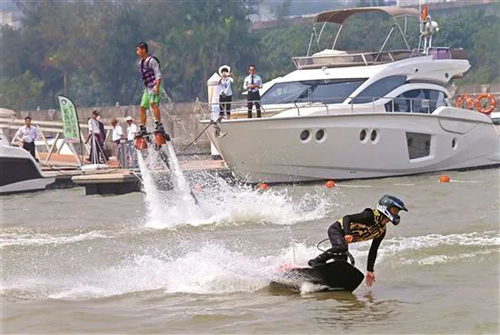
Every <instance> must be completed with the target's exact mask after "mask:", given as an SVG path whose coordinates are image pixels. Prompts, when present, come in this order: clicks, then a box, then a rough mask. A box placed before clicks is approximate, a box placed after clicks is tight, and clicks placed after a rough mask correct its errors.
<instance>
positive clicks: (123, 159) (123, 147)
mask: <svg viewBox="0 0 500 335" xmlns="http://www.w3.org/2000/svg"><path fill="white" fill-rule="evenodd" d="M118 148H119V150H120V152H119V153H118V155H119V158H120V163H121V165H122V168H123V169H128V159H126V155H125V153H126V151H125V150H128V147H127V140H126V139H124V138H120V144H119V146H118Z"/></svg>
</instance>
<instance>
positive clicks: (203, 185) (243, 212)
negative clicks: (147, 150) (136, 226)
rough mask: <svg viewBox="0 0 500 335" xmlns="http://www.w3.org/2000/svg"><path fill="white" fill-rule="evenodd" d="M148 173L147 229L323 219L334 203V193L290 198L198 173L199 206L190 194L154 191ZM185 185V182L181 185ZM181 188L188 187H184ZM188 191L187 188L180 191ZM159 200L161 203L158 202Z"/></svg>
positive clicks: (284, 191)
mask: <svg viewBox="0 0 500 335" xmlns="http://www.w3.org/2000/svg"><path fill="white" fill-rule="evenodd" d="M148 175H150V172H149V171H145V173H144V184H145V190H146V201H147V203H148V208H149V218H148V220H147V222H146V227H149V228H157V229H164V228H173V227H177V226H179V225H186V224H189V225H192V226H200V225H206V224H244V223H246V222H252V223H259V224H265V223H272V224H279V225H290V224H293V223H296V222H304V221H309V220H314V219H319V218H322V217H324V216H325V215H326V214H327V213H328V211H330V210H331V207H332V205H333V204H334V202H333V199H334V198H335V195H336V194H337V193H336V191H332V190H329V193H328V195H327V194H325V192H326V191H325V190H323V189H318V190H315V191H313V192H311V193H307V194H305V195H303V196H301V197H300V198H299V199H293V197H292V196H290V195H289V192H288V190H287V189H280V190H274V189H270V190H265V191H263V190H257V189H254V188H253V187H251V186H248V185H241V184H237V185H234V186H233V185H229V184H228V183H227V182H226V181H225V180H224V179H222V178H220V177H216V176H212V175H209V174H204V173H200V174H199V175H198V176H197V178H196V181H195V188H194V189H195V191H196V197H197V199H198V203H199V204H198V205H195V204H194V202H193V198H192V197H191V195H190V194H189V193H187V195H186V194H184V195H179V193H177V192H175V191H167V192H162V191H158V190H156V188H155V187H154V183H153V181H152V179H151V178H149V177H148ZM181 184H184V182H181ZM182 187H188V186H186V184H184V186H182ZM183 192H184V193H186V192H190V190H189V188H187V189H185V190H184V191H183ZM160 199H161V200H160Z"/></svg>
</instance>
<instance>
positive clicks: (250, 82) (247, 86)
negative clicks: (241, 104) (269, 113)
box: [243, 65, 262, 118]
mask: <svg viewBox="0 0 500 335" xmlns="http://www.w3.org/2000/svg"><path fill="white" fill-rule="evenodd" d="M248 72H249V73H250V75H249V76H248V77H246V78H245V81H244V82H243V89H244V90H248V94H247V106H248V118H252V109H253V105H255V108H256V109H257V117H261V115H260V93H259V90H260V89H261V88H262V79H261V78H260V76H259V75H257V74H256V73H255V65H250V66H249V67H248Z"/></svg>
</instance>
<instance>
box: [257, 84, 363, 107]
mask: <svg viewBox="0 0 500 335" xmlns="http://www.w3.org/2000/svg"><path fill="white" fill-rule="evenodd" d="M365 80H366V79H326V80H325V79H323V80H306V81H294V82H288V83H276V84H274V85H273V86H272V87H271V88H270V89H269V90H268V91H266V93H264V95H262V98H261V102H262V104H286V103H297V102H322V103H330V104H331V103H342V102H344V101H345V100H346V99H347V98H348V97H349V96H350V95H351V93H352V92H354V91H355V90H356V89H357V88H358V87H359V86H361V84H363V83H364V82H365Z"/></svg>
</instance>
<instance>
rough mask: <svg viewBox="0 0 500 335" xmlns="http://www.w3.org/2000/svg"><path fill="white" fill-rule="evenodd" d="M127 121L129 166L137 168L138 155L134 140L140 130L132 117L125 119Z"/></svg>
mask: <svg viewBox="0 0 500 335" xmlns="http://www.w3.org/2000/svg"><path fill="white" fill-rule="evenodd" d="M125 121H127V147H128V162H129V166H137V154H136V152H135V148H134V139H135V137H136V136H137V133H138V131H139V129H138V128H137V125H136V124H135V123H134V119H133V118H132V117H131V116H130V115H129V116H127V117H126V118H125Z"/></svg>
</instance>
